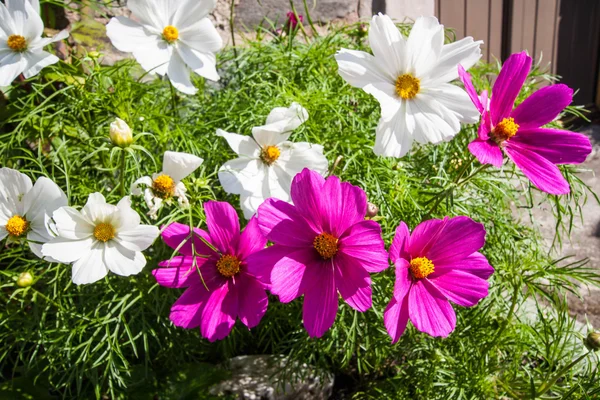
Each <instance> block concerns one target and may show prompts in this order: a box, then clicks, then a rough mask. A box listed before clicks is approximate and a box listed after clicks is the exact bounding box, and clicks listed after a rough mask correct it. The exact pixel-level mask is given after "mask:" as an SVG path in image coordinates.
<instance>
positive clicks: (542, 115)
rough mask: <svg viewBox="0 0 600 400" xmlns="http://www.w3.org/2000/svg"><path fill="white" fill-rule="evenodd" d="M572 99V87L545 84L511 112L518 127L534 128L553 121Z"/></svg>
mask: <svg viewBox="0 0 600 400" xmlns="http://www.w3.org/2000/svg"><path fill="white" fill-rule="evenodd" d="M571 101H573V89H571V88H570V87H568V86H567V85H563V84H558V85H552V86H546V87H543V88H541V89H540V90H538V91H537V92H535V93H533V94H532V95H531V96H529V97H528V98H526V99H525V101H523V102H522V103H521V104H519V106H518V107H517V108H515V109H514V110H513V112H512V113H511V115H510V116H511V117H513V118H514V119H515V122H516V123H517V124H519V129H534V128H539V127H540V126H543V125H546V124H547V123H550V122H552V121H554V119H555V118H556V117H558V114H560V113H561V111H562V110H564V109H565V108H566V107H567V106H568V105H569V104H571Z"/></svg>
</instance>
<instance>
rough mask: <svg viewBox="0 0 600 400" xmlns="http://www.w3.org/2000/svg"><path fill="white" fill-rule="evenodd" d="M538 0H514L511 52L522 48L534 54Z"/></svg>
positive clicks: (516, 51)
mask: <svg viewBox="0 0 600 400" xmlns="http://www.w3.org/2000/svg"><path fill="white" fill-rule="evenodd" d="M537 2H538V0H514V3H513V10H512V11H513V13H512V32H511V43H510V51H511V53H518V52H521V51H523V50H527V52H528V53H529V54H530V55H532V56H534V55H535V54H534V52H535V38H534V36H535V24H536V8H537Z"/></svg>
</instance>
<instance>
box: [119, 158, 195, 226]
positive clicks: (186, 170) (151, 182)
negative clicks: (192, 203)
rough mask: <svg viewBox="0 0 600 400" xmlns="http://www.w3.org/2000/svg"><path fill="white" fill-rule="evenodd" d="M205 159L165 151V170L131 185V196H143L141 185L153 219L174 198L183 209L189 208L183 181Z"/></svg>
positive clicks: (149, 213)
mask: <svg viewBox="0 0 600 400" xmlns="http://www.w3.org/2000/svg"><path fill="white" fill-rule="evenodd" d="M202 161H204V160H203V159H201V158H200V157H196V156H195V155H192V154H187V153H177V152H174V151H165V154H164V156H163V169H162V171H161V172H160V173H158V174H153V175H152V177H149V176H144V177H142V178H140V179H138V180H137V181H135V182H133V185H131V194H132V195H134V196H139V195H141V194H142V189H141V188H140V186H141V185H145V186H147V187H146V189H144V191H143V193H144V200H145V201H146V205H147V206H148V208H149V209H150V211H149V212H148V215H149V216H150V218H152V219H156V218H157V213H158V210H160V208H161V207H162V206H163V204H164V203H167V204H170V203H171V200H172V199H173V198H177V200H178V202H179V205H180V206H181V207H187V206H189V202H188V199H187V196H186V195H185V193H186V189H185V185H184V184H183V182H181V180H182V179H183V178H185V177H187V176H188V175H189V174H191V173H192V172H194V171H195V170H196V169H197V168H198V167H199V166H200V165H201V164H202Z"/></svg>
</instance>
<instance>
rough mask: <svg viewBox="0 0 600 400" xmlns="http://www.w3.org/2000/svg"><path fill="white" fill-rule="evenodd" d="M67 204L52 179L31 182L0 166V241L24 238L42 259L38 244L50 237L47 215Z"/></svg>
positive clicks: (40, 245)
mask: <svg viewBox="0 0 600 400" xmlns="http://www.w3.org/2000/svg"><path fill="white" fill-rule="evenodd" d="M66 205H67V196H66V195H65V193H64V192H63V191H62V189H61V188H59V187H58V185H56V183H54V182H52V180H50V179H48V178H46V177H41V178H39V179H38V180H37V181H36V182H35V185H32V184H31V179H29V177H28V176H27V175H25V174H22V173H20V172H19V171H16V170H14V169H10V168H0V241H1V240H4V238H6V237H8V240H9V241H11V242H20V241H21V240H27V241H28V242H29V248H30V249H31V251H32V252H33V253H34V254H35V255H36V256H38V257H40V258H43V255H42V251H41V250H42V244H43V243H46V242H47V241H49V240H51V239H52V238H53V236H54V235H53V234H52V230H51V227H52V223H51V221H50V218H51V216H52V213H53V212H54V210H56V209H58V208H60V207H63V206H66Z"/></svg>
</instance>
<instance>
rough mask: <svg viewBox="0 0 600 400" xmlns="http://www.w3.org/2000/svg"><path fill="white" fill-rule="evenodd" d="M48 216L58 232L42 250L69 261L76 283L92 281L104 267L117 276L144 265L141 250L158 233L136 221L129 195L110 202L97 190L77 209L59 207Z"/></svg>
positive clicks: (63, 261) (156, 229) (138, 220)
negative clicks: (113, 202) (115, 203)
mask: <svg viewBox="0 0 600 400" xmlns="http://www.w3.org/2000/svg"><path fill="white" fill-rule="evenodd" d="M52 219H53V220H54V222H55V223H56V232H57V234H58V236H57V237H56V238H54V239H52V240H51V241H50V242H48V243H46V244H44V246H43V247H42V253H43V254H44V255H45V256H47V257H52V258H53V259H55V260H57V261H59V262H61V263H65V264H71V263H72V264H73V268H72V280H73V283H75V284H77V285H81V284H85V283H93V282H96V281H98V280H100V279H102V278H104V277H105V276H106V275H107V274H108V271H111V272H113V273H115V274H117V275H121V276H129V275H135V274H137V273H139V272H140V271H141V270H142V269H143V268H144V266H145V265H146V258H145V257H144V255H143V254H142V251H144V250H146V249H147V248H148V247H150V245H152V243H153V242H154V240H155V239H156V238H157V237H158V234H159V230H158V228H157V227H155V226H152V225H141V224H140V216H139V215H138V213H137V212H135V211H134V210H133V209H132V208H131V200H130V199H129V197H124V198H123V199H122V200H121V201H119V204H117V205H116V206H114V205H112V204H107V203H106V200H105V199H104V196H102V195H101V194H100V193H93V194H91V195H90V196H89V198H88V201H87V204H86V205H85V206H84V207H83V208H82V209H81V211H78V210H76V209H74V208H72V207H62V208H59V209H58V210H56V211H54V214H53V215H52Z"/></svg>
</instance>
